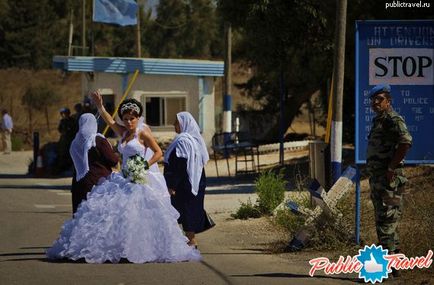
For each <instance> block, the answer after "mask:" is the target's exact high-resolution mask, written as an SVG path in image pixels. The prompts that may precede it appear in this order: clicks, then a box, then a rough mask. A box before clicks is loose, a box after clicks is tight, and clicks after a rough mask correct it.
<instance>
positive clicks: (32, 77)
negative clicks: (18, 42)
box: [0, 68, 82, 149]
mask: <svg viewBox="0 0 434 285" xmlns="http://www.w3.org/2000/svg"><path fill="white" fill-rule="evenodd" d="M41 83H43V84H46V85H47V86H50V87H51V88H52V89H53V90H54V91H55V92H58V93H59V94H61V96H62V99H61V101H60V102H59V104H57V105H55V106H52V107H49V113H50V115H49V121H50V125H49V128H50V131H48V128H47V124H46V119H45V116H44V113H43V110H38V111H35V112H34V117H33V121H32V123H33V128H34V130H35V131H39V133H40V140H41V145H42V144H44V143H47V142H49V141H57V140H58V138H59V134H58V132H57V125H58V123H59V120H60V115H59V112H58V110H59V109H60V108H61V107H68V108H70V109H71V111H72V110H73V107H74V105H75V104H76V103H78V102H81V101H82V98H81V86H80V74H78V73H74V74H68V76H67V77H65V76H64V75H62V74H61V73H60V72H59V71H55V70H39V71H32V70H25V69H17V68H10V69H3V70H0V86H1V87H2V88H1V90H0V108H2V109H3V108H6V109H7V110H8V111H9V113H10V114H11V116H12V118H13V120H14V135H15V136H17V137H18V138H19V139H21V140H23V142H25V144H24V145H23V147H24V149H29V148H30V143H31V140H32V135H31V134H30V133H29V118H28V115H27V111H26V108H25V107H24V106H23V105H22V104H21V97H22V96H23V95H24V93H25V91H26V89H27V88H28V87H29V86H32V85H35V84H41ZM72 112H73V111H72Z"/></svg>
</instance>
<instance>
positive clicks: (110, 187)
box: [46, 137, 201, 263]
mask: <svg viewBox="0 0 434 285" xmlns="http://www.w3.org/2000/svg"><path fill="white" fill-rule="evenodd" d="M119 152H120V153H121V154H122V157H123V165H122V167H125V162H126V160H127V158H128V157H130V156H133V155H135V154H139V155H141V156H143V157H145V158H147V159H149V158H150V157H151V156H152V151H151V150H150V149H147V148H145V147H144V146H143V145H142V144H140V142H139V141H138V139H137V137H135V138H134V139H132V140H131V141H129V142H128V143H127V144H121V143H120V146H119ZM178 217H179V213H178V212H177V211H176V209H175V208H173V207H172V205H171V203H170V197H169V194H168V191H167V186H166V182H165V180H164V177H163V175H162V174H161V172H160V170H159V169H158V166H157V165H156V164H154V165H152V166H151V169H150V170H149V171H148V172H147V183H146V184H145V185H142V184H135V183H132V182H130V180H129V179H128V178H124V177H123V176H122V175H121V174H119V173H113V174H111V175H110V176H109V177H108V178H107V179H105V180H104V181H102V182H100V183H99V184H98V185H96V186H94V187H93V189H92V191H91V192H90V193H89V194H88V196H87V200H86V201H83V202H81V204H80V206H79V208H78V210H77V212H76V213H75V215H74V218H73V219H71V220H68V221H66V222H65V223H64V224H63V226H62V230H61V233H60V237H59V238H58V239H57V240H56V241H55V242H54V244H53V246H52V247H51V248H49V249H48V250H47V253H46V254H47V257H48V258H50V259H63V258H68V259H71V260H78V259H81V258H84V259H85V260H86V262H88V263H103V262H106V261H109V262H112V263H117V262H119V261H120V259H121V258H125V259H127V260H129V261H130V262H134V263H145V262H177V261H193V260H200V259H201V256H200V253H199V251H198V250H197V249H194V248H193V247H190V246H188V245H187V242H188V239H187V238H186V237H185V236H184V235H183V233H182V231H181V229H180V227H179V226H178V223H177V219H178Z"/></svg>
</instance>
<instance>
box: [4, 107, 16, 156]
mask: <svg viewBox="0 0 434 285" xmlns="http://www.w3.org/2000/svg"><path fill="white" fill-rule="evenodd" d="M2 116H3V117H2V142H3V147H4V154H10V153H11V152H12V141H11V134H12V129H13V128H14V123H13V121H12V117H11V116H10V115H9V113H8V111H7V110H6V109H3V110H2Z"/></svg>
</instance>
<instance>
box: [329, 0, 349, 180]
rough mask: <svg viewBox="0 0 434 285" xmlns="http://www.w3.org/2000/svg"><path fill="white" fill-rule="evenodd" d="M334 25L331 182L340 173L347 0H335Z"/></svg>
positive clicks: (336, 178)
mask: <svg viewBox="0 0 434 285" xmlns="http://www.w3.org/2000/svg"><path fill="white" fill-rule="evenodd" d="M336 3H337V5H336V27H335V50H334V63H333V69H334V71H333V73H334V75H335V82H334V84H333V96H334V98H333V99H334V101H333V110H334V112H333V121H332V135H331V164H332V178H333V184H334V183H335V182H336V181H337V180H338V178H339V177H340V175H341V173H342V105H343V104H342V103H343V93H344V69H345V28H346V19H347V0H336Z"/></svg>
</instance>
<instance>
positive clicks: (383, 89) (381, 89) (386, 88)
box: [369, 84, 391, 98]
mask: <svg viewBox="0 0 434 285" xmlns="http://www.w3.org/2000/svg"><path fill="white" fill-rule="evenodd" d="M390 90H391V87H390V85H389V84H379V85H376V86H374V87H373V88H372V89H371V90H370V91H369V98H372V97H373V96H375V95H377V94H379V93H390Z"/></svg>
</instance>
